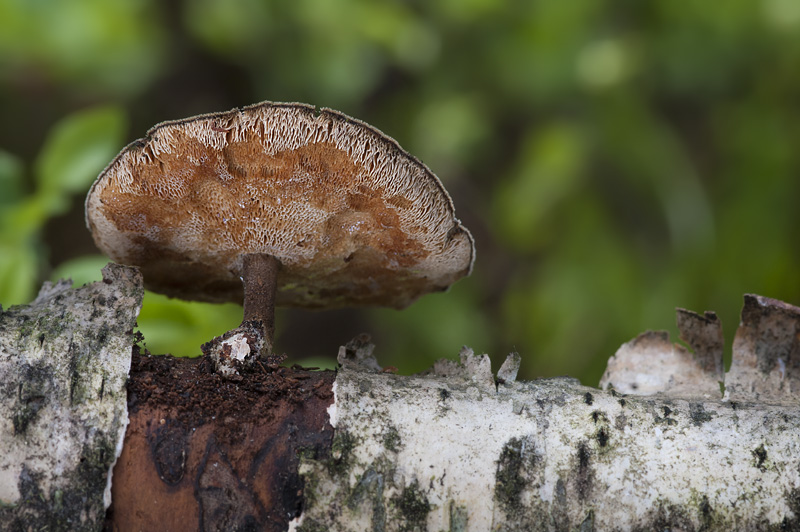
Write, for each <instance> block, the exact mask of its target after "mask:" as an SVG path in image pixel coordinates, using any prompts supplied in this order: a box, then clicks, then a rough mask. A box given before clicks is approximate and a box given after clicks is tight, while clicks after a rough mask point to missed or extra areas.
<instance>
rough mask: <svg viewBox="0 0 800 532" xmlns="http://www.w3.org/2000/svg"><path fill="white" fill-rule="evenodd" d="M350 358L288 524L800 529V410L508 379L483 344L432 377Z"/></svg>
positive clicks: (302, 527)
mask: <svg viewBox="0 0 800 532" xmlns="http://www.w3.org/2000/svg"><path fill="white" fill-rule="evenodd" d="M650 354H652V353H650ZM340 361H342V360H341V359H340ZM342 362H344V367H343V368H342V370H341V371H340V372H339V374H338V375H337V379H336V383H335V394H336V400H335V402H334V404H333V406H332V407H331V409H330V411H329V412H330V416H331V424H332V425H333V426H334V427H335V429H336V430H335V436H334V441H333V453H332V457H331V459H329V460H323V461H319V460H311V459H306V460H304V461H303V466H302V469H301V471H302V472H303V475H304V478H305V480H306V484H307V486H311V488H307V490H306V494H307V500H306V506H305V511H304V512H303V514H302V516H301V517H300V518H299V519H297V520H295V521H293V523H292V528H291V529H290V530H295V531H303V532H309V531H317V530H338V531H351V530H352V531H357V530H359V531H360V530H385V531H394V530H398V531H402V530H508V531H511V530H664V529H670V530H720V531H723V530H724V531H728V530H770V529H776V530H796V529H798V528H800V410H799V409H798V408H797V406H788V405H783V406H771V405H766V404H756V403H745V402H730V401H722V400H721V399H722V398H721V396H719V388H718V387H717V394H718V397H717V398H716V399H715V400H710V399H707V398H703V397H695V398H678V397H672V396H669V395H665V394H654V395H652V396H649V397H645V396H633V395H624V394H620V393H618V392H616V391H614V390H613V389H612V390H609V391H601V390H598V389H595V388H589V387H585V386H581V385H580V384H579V383H578V382H576V381H575V380H573V379H569V378H559V379H543V380H538V381H534V382H505V383H503V384H500V383H498V384H496V385H495V383H494V382H493V380H492V376H491V373H490V372H489V367H490V366H489V361H488V357H487V356H486V355H481V356H475V355H474V354H472V353H471V351H469V350H464V351H462V355H461V362H460V363H455V362H446V363H443V364H440V367H439V368H436V369H435V370H434V371H433V372H432V373H431V374H429V375H424V376H413V377H401V376H396V375H389V374H386V373H381V372H376V371H374V370H369V369H366V368H364V366H363V365H361V364H358V363H355V362H352V361H348V360H343V361H342ZM712 368H715V366H713V365H712ZM684 391H685V390H684Z"/></svg>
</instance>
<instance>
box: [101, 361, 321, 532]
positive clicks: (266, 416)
mask: <svg viewBox="0 0 800 532" xmlns="http://www.w3.org/2000/svg"><path fill="white" fill-rule="evenodd" d="M334 375H335V374H334V373H333V372H331V371H307V370H303V369H300V368H296V367H295V368H286V367H275V366H272V368H270V367H262V365H259V364H255V365H254V367H253V372H252V373H245V374H244V375H242V378H241V379H239V380H238V381H236V382H234V381H231V380H224V379H221V378H220V377H219V375H217V374H216V373H215V372H214V371H213V368H212V364H211V363H210V362H209V361H206V360H205V359H186V358H173V357H170V356H146V355H139V354H138V353H135V354H134V358H133V364H132V368H131V376H130V381H129V385H128V405H129V410H130V425H129V426H128V429H127V432H126V434H125V441H124V446H123V450H122V455H121V456H120V457H119V460H118V461H117V464H116V465H115V467H114V476H113V484H112V501H113V502H112V505H111V507H110V508H109V512H108V515H107V521H106V530H113V531H120V532H123V531H128V530H131V531H133V530H170V531H173V532H177V531H182V530H191V531H195V530H209V531H211V530H213V531H217V530H219V531H222V530H225V531H227V530H267V531H272V530H275V531H277V530H286V529H287V527H288V523H289V521H290V520H291V519H293V518H294V517H295V516H297V515H299V514H300V512H301V511H302V508H303V491H304V486H303V481H302V478H301V477H300V475H299V474H298V466H299V454H300V453H301V452H302V453H303V455H304V456H310V457H316V458H319V459H324V458H326V457H328V456H329V455H330V447H331V443H332V437H333V429H332V427H331V426H330V424H329V423H328V415H327V408H328V407H329V406H330V404H331V403H332V402H333V393H332V384H333V379H334Z"/></svg>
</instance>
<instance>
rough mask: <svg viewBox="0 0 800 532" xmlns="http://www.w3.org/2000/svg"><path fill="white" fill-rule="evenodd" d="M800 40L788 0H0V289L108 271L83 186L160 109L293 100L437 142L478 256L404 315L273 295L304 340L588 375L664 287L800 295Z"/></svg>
mask: <svg viewBox="0 0 800 532" xmlns="http://www.w3.org/2000/svg"><path fill="white" fill-rule="evenodd" d="M799 60H800V3H798V2H797V1H796V0H731V1H729V2H725V3H713V2H701V1H699V0H688V1H685V2H672V1H670V0H654V1H652V2H636V1H630V0H617V1H611V0H601V1H596V0H595V1H589V0H572V1H570V2H563V1H558V0H526V1H498V0H441V1H438V2H423V1H403V2H401V1H397V0H395V1H372V0H347V1H340V2H329V1H326V0H293V1H291V2H287V1H265V0H194V1H183V2H181V1H176V2H157V1H155V0H117V1H115V2H105V1H101V0H74V1H71V2H53V1H47V0H34V1H31V0H0V81H1V82H2V87H0V116H2V117H3V118H2V120H3V126H4V127H3V128H0V129H2V131H0V302H2V304H3V305H6V306H7V305H9V304H17V303H23V302H26V301H28V300H30V299H31V298H32V297H33V295H34V293H35V290H36V286H37V285H38V284H39V283H40V282H41V281H42V280H43V279H45V278H56V277H60V276H72V277H73V278H74V279H75V280H76V281H77V282H86V281H89V280H91V279H96V278H98V277H99V271H98V269H99V267H100V266H101V265H102V264H103V263H104V262H105V259H103V258H102V257H98V256H97V255H96V253H97V252H96V250H94V249H93V246H92V243H91V239H90V237H89V236H88V234H86V231H85V229H84V228H83V227H82V202H81V196H83V194H84V193H85V192H86V190H88V187H89V186H90V183H91V182H92V180H93V179H94V178H95V176H96V175H97V174H98V173H99V171H100V170H101V169H102V168H103V166H104V165H105V164H107V163H108V162H109V161H110V160H111V159H112V158H113V156H114V154H115V153H116V152H117V151H118V150H119V149H121V148H122V147H123V145H124V144H125V143H126V142H129V141H131V140H133V139H134V138H136V137H140V136H142V135H143V134H144V132H145V131H146V129H147V128H149V127H150V126H152V125H154V124H155V123H157V122H159V121H162V120H166V119H174V118H181V117H185V116H191V115H193V114H198V113H204V112H212V111H221V110H225V109H228V108H230V107H233V106H239V105H246V104H250V103H254V102H257V101H261V100H274V101H304V102H309V103H313V104H315V105H319V106H329V107H333V108H336V109H339V110H341V111H343V112H346V113H347V114H350V115H352V116H355V117H357V118H360V119H362V120H364V121H366V122H369V123H371V124H373V125H375V126H377V127H379V128H380V129H381V130H383V131H384V132H386V133H387V134H389V135H391V136H393V137H395V138H397V140H398V141H399V142H400V143H401V144H402V145H403V146H404V147H405V148H406V149H407V150H409V151H410V152H411V153H413V154H414V155H416V156H418V157H420V158H421V159H422V160H424V161H425V163H426V164H428V165H429V166H430V167H431V168H432V170H433V171H434V172H436V173H437V174H438V175H439V177H440V178H441V179H442V181H443V182H444V183H445V185H446V186H447V188H448V190H450V191H451V192H452V195H453V197H454V200H455V204H456V207H457V213H458V215H459V216H460V217H461V218H462V220H463V221H464V223H465V224H466V225H467V226H468V227H469V228H470V229H471V230H472V231H473V233H474V234H475V237H476V241H477V246H478V259H477V262H476V267H475V272H474V274H473V276H472V277H470V278H469V279H466V280H463V281H460V282H459V283H457V284H456V285H455V286H454V287H453V288H452V289H451V291H450V292H449V293H447V294H444V295H442V294H436V295H431V296H427V297H425V298H423V299H422V300H420V301H419V302H418V303H416V304H414V305H413V306H412V307H410V308H409V309H407V310H405V311H402V312H397V311H389V310H380V309H376V310H363V311H358V312H351V313H345V314H341V313H339V314H336V313H330V314H324V315H321V316H323V317H319V316H316V315H309V316H310V317H309V316H306V315H305V314H303V313H289V312H287V313H285V314H282V315H279V320H278V338H277V341H278V345H279V346H280V345H283V346H286V349H287V350H289V351H290V353H291V354H293V355H295V357H296V358H300V359H301V358H310V357H317V358H318V357H326V356H327V357H328V360H331V357H332V356H333V355H335V352H336V348H337V346H338V345H339V344H340V343H344V342H346V341H347V340H348V339H349V337H350V336H352V335H353V334H355V333H358V332H361V329H363V330H366V331H369V332H370V333H372V335H373V337H374V338H375V339H376V342H377V344H378V348H377V351H376V352H377V354H378V356H379V358H380V359H381V361H382V362H383V363H384V364H386V365H395V366H398V367H399V368H400V369H401V371H404V372H407V371H415V370H419V369H422V368H424V367H425V366H426V365H428V364H430V362H431V361H432V360H434V359H436V358H439V357H442V356H455V354H456V353H457V352H458V350H459V348H460V346H461V344H469V345H471V346H472V347H474V348H475V349H476V350H477V351H487V352H489V353H490V354H491V355H493V357H494V358H495V363H496V364H499V363H500V362H501V361H502V358H503V356H504V354H505V353H506V352H508V351H511V350H517V351H519V352H520V353H521V354H522V356H523V367H522V374H523V376H526V377H533V376H537V375H553V374H564V373H569V374H571V375H574V376H577V377H580V378H582V379H583V380H584V381H585V382H587V383H589V384H594V383H595V382H596V381H597V379H598V377H599V375H600V373H601V372H602V369H603V367H604V365H605V360H606V358H607V357H608V356H609V355H610V354H612V353H613V352H614V350H615V349H616V348H617V347H618V346H619V345H620V344H621V343H623V342H625V341H627V340H629V339H630V338H632V337H633V336H635V335H636V334H638V333H639V332H641V331H643V330H646V329H670V330H672V331H673V334H674V332H675V331H674V327H673V323H674V308H675V307H676V306H682V307H687V308H690V309H694V310H698V311H702V310H705V309H713V310H717V311H718V312H719V314H720V316H721V318H722V320H723V323H724V325H725V332H726V338H727V340H728V342H729V343H730V341H731V339H732V335H733V331H734V329H735V325H736V324H737V321H738V320H737V313H738V308H739V306H740V304H741V297H742V294H743V293H745V292H756V293H761V294H764V295H767V296H771V297H776V298H779V299H783V300H786V301H789V302H793V303H798V302H799V301H800V276H798V275H797V272H798V271H800V252H798V246H797V245H796V237H795V233H794V229H795V227H797V226H798V225H800V224H798V222H800V214H799V212H800V210H799V209H798V208H797V205H796V204H797V200H798V198H800V179H798V175H799V174H800V155H798V154H800V150H798V148H797V142H798V139H800V131H798V129H800V119H799V118H800V116H798V115H800V106H799V105H798V99H797V95H798V94H800V69H798V68H797V65H798V61H799ZM128 123H130V125H128ZM239 315H240V309H239V308H238V307H237V306H235V305H223V306H211V305H199V304H189V303H183V302H176V301H170V300H168V299H166V298H163V297H161V296H157V295H155V294H149V293H148V295H147V297H146V300H145V305H144V309H143V311H142V315H141V317H140V321H139V324H140V327H141V329H142V331H143V332H144V334H145V337H146V342H147V345H148V347H149V348H150V349H151V350H153V351H154V352H172V353H175V354H179V355H193V354H196V353H197V352H198V350H197V346H198V345H199V344H201V343H202V342H204V341H206V340H208V339H209V338H210V337H212V336H214V335H217V334H220V333H221V332H223V331H224V330H225V329H226V328H228V327H231V326H233V325H235V324H236V322H237V321H238V320H239V319H240V318H239ZM355 327H357V328H359V329H357V330H353V328H355Z"/></svg>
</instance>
